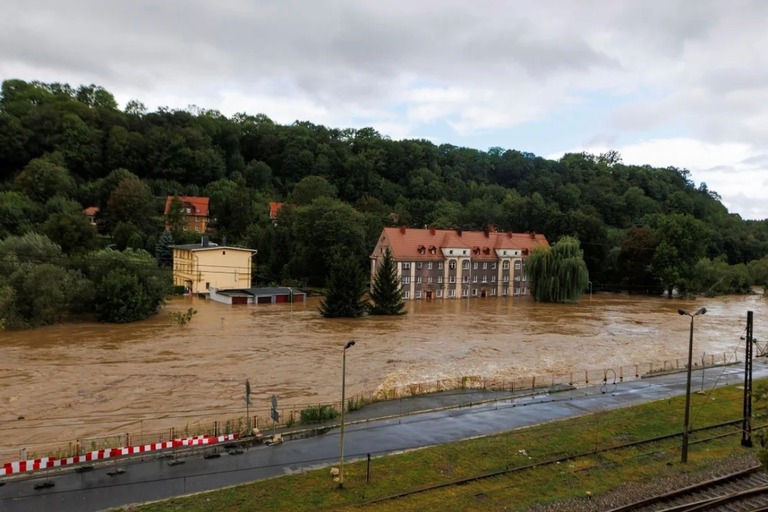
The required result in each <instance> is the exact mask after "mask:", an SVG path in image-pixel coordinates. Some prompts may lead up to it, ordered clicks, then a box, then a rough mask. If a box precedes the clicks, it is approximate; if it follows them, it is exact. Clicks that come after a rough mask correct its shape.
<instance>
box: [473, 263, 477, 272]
mask: <svg viewBox="0 0 768 512" xmlns="http://www.w3.org/2000/svg"><path fill="white" fill-rule="evenodd" d="M477 266H478V263H477V262H474V263H473V264H472V268H473V269H474V270H477Z"/></svg>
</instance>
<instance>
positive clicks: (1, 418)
mask: <svg viewBox="0 0 768 512" xmlns="http://www.w3.org/2000/svg"><path fill="white" fill-rule="evenodd" d="M190 306H192V307H195V308H196V309H197V310H198V314H197V315H196V316H195V318H194V319H193V320H192V322H191V323H190V324H189V325H188V326H186V327H183V328H182V327H179V326H177V325H173V324H172V323H171V322H170V318H169V313H170V312H172V311H180V310H184V309H186V308H187V307H190ZM317 306H318V300H317V299H310V300H309V301H308V302H307V303H305V304H293V305H290V304H281V305H258V306H255V305H252V306H227V305H224V304H218V303H213V302H210V301H205V300H202V299H190V298H178V299H173V300H171V301H170V302H169V304H168V306H167V307H166V308H165V310H163V311H162V312H161V313H160V314H159V315H157V316H156V317H154V318H152V319H150V320H147V321H144V322H139V323H135V324H129V325H103V324H95V323H80V324H67V325H57V326H52V327H48V328H43V329H37V330H33V331H24V332H8V331H5V332H2V334H0V336H1V337H2V342H0V353H1V354H2V358H1V359H0V361H1V362H0V367H1V371H0V391H2V395H0V396H2V400H1V401H0V422H2V425H3V431H4V432H5V436H3V439H2V441H0V450H4V449H9V448H16V447H19V446H25V445H33V444H34V443H35V442H36V440H40V439H45V440H46V441H48V442H53V441H63V442H67V441H71V440H74V439H79V438H82V437H84V436H90V435H95V434H99V433H106V432H111V431H114V432H123V431H126V430H127V429H128V428H129V427H130V429H131V430H135V425H136V422H137V421H138V420H139V419H143V421H142V428H147V429H150V428H151V429H155V430H159V429H160V428H165V427H167V426H170V425H174V426H178V425H183V424H184V423H185V421H186V422H193V421H195V420H196V419H197V418H199V417H200V416H203V415H208V416H210V415H212V414H220V415H221V416H222V417H227V416H232V415H235V414H242V412H241V411H240V409H241V408H242V407H243V391H244V381H245V379H246V378H248V379H250V382H251V386H252V390H253V394H252V398H253V401H254V403H255V407H263V408H267V407H269V398H270V397H271V396H272V395H273V394H274V395H276V396H277V397H278V399H279V401H280V404H281V406H285V405H289V404H291V405H296V404H316V403H324V402H330V401H333V400H338V396H339V394H340V371H341V350H342V346H343V344H344V343H345V342H346V341H347V340H349V339H354V340H356V341H357V344H356V345H355V346H354V347H353V348H352V349H350V351H349V352H348V353H347V386H348V388H347V393H348V394H350V395H351V394H354V393H358V392H363V391H375V390H377V389H380V388H382V387H384V388H388V387H393V386H398V385H405V384H409V383H418V382H428V381H434V380H437V379H441V378H451V377H459V376H465V375H471V376H482V377H486V378H501V379H513V378H519V377H522V376H526V375H533V374H538V375H543V374H547V373H565V372H568V371H574V370H581V369H590V368H607V367H618V366H621V365H629V364H636V363H644V362H648V361H660V360H664V359H675V358H680V357H683V356H685V354H687V341H688V329H689V325H690V324H689V321H688V319H687V317H685V318H684V317H680V316H679V315H678V314H677V308H679V307H684V308H690V309H691V310H693V309H695V308H698V307H701V306H706V307H707V314H706V316H703V317H697V319H696V334H695V345H696V346H695V353H696V354H700V353H702V352H706V353H708V354H711V353H718V354H719V353H724V352H730V353H733V352H734V351H735V350H740V349H741V350H743V348H742V347H743V343H744V342H743V341H741V340H740V339H739V337H740V336H742V335H743V334H744V327H745V323H746V314H747V311H748V310H753V311H755V331H754V332H755V336H756V337H758V338H760V337H761V333H762V332H764V331H761V330H760V329H761V326H760V323H761V322H762V321H763V318H764V315H763V316H761V313H764V312H766V309H767V308H766V302H765V301H763V300H761V299H760V298H759V297H758V296H748V297H724V298H716V299H699V300H697V301H696V302H690V301H680V300H667V299H662V298H649V297H636V296H631V297H630V296H626V295H610V294H594V295H593V296H592V299H591V300H590V299H589V297H588V296H585V297H583V298H582V301H581V302H580V303H579V304H575V305H554V304H538V303H535V302H534V301H532V300H531V299H529V298H518V299H512V298H507V299H502V298H487V299H472V300H446V301H433V302H411V303H409V304H408V314H407V315H404V316H400V317H367V318H362V319H333V320H326V319H323V318H322V317H320V316H319V314H318V313H317ZM21 418H23V419H21ZM162 418H165V420H162Z"/></svg>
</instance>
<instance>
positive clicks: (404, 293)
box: [403, 290, 411, 300]
mask: <svg viewBox="0 0 768 512" xmlns="http://www.w3.org/2000/svg"><path fill="white" fill-rule="evenodd" d="M403 298H404V299H406V300H408V299H410V298H411V294H410V293H408V290H403Z"/></svg>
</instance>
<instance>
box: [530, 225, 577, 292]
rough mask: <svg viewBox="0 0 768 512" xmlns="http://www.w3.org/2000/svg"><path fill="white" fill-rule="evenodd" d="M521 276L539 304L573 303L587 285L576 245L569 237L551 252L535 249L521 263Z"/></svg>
mask: <svg viewBox="0 0 768 512" xmlns="http://www.w3.org/2000/svg"><path fill="white" fill-rule="evenodd" d="M525 272H526V274H528V279H529V280H530V281H531V289H532V292H533V297H534V299H536V300H537V301H539V302H559V303H563V302H576V301H577V300H578V299H579V296H580V295H581V294H582V293H583V292H584V289H585V288H586V287H587V284H588V283H589V273H588V272H587V264H586V263H584V256H583V253H582V251H581V248H580V244H579V241H578V240H577V239H575V238H573V237H570V236H564V237H562V238H561V239H560V240H558V241H557V243H555V245H553V246H552V247H551V248H549V247H541V246H539V247H537V248H535V249H534V250H533V252H532V253H531V255H530V256H528V259H527V260H525Z"/></svg>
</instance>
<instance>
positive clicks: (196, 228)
mask: <svg viewBox="0 0 768 512" xmlns="http://www.w3.org/2000/svg"><path fill="white" fill-rule="evenodd" d="M186 230H187V228H184V231H186ZM195 231H197V232H198V233H199V232H200V226H195Z"/></svg>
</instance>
